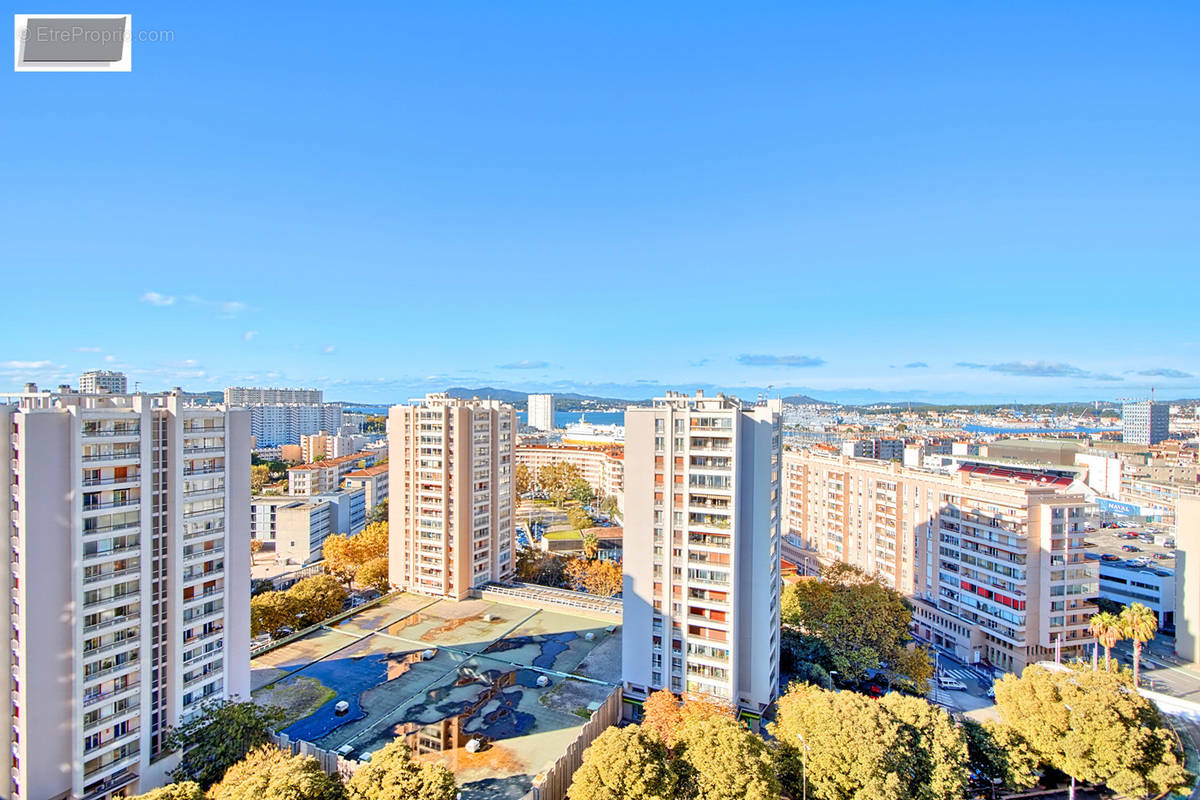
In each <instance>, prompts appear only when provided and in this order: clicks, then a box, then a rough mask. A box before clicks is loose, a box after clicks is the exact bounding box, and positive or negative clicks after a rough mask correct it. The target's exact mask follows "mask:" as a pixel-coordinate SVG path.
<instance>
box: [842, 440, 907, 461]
mask: <svg viewBox="0 0 1200 800" xmlns="http://www.w3.org/2000/svg"><path fill="white" fill-rule="evenodd" d="M842 455H847V456H855V457H858V458H877V459H880V460H882V461H891V460H893V459H896V460H902V459H903V458H904V440H903V439H883V438H879V437H874V438H870V439H847V440H846V441H844V442H842Z"/></svg>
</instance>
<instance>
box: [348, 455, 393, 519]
mask: <svg viewBox="0 0 1200 800" xmlns="http://www.w3.org/2000/svg"><path fill="white" fill-rule="evenodd" d="M342 486H343V487H345V488H347V489H362V490H363V492H364V493H365V495H366V505H367V510H368V511H370V510H371V509H372V508H374V507H375V506H377V505H379V504H380V503H382V502H383V501H384V500H387V499H388V466H387V464H380V465H379V466H377V467H367V468H366V469H356V470H354V471H353V472H347V473H346V477H345V478H343V479H342Z"/></svg>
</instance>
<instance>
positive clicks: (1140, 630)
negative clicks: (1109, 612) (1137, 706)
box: [1119, 603, 1158, 686]
mask: <svg viewBox="0 0 1200 800" xmlns="http://www.w3.org/2000/svg"><path fill="white" fill-rule="evenodd" d="M1119 620H1120V623H1121V634H1122V635H1123V636H1124V637H1125V638H1126V639H1132V640H1133V685H1134V686H1137V685H1138V675H1139V674H1140V671H1139V670H1140V667H1141V660H1142V645H1143V644H1144V643H1145V642H1148V641H1150V640H1151V639H1153V638H1154V632H1155V631H1157V630H1158V615H1157V614H1155V613H1154V612H1153V611H1151V610H1150V609H1148V608H1146V607H1145V606H1144V605H1142V604H1141V603H1133V604H1132V605H1128V606H1126V607H1125V608H1123V609H1121V616H1120V618H1119Z"/></svg>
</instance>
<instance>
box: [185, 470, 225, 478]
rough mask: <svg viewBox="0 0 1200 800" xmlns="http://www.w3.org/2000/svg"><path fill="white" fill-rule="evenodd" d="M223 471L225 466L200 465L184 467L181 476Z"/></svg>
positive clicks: (218, 473)
mask: <svg viewBox="0 0 1200 800" xmlns="http://www.w3.org/2000/svg"><path fill="white" fill-rule="evenodd" d="M224 472H225V467H202V468H200V469H191V468H188V467H185V468H184V470H183V477H185V478H190V477H192V476H193V475H221V474H223V473H224Z"/></svg>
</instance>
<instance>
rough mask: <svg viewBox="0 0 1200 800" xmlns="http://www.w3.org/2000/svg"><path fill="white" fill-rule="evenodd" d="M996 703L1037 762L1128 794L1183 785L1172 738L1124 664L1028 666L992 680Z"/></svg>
mask: <svg viewBox="0 0 1200 800" xmlns="http://www.w3.org/2000/svg"><path fill="white" fill-rule="evenodd" d="M996 706H997V708H998V709H999V712H1000V715H1001V719H1002V720H1003V723H1004V724H1005V725H1006V726H1008V727H1010V728H1011V729H1013V730H1014V731H1015V732H1016V733H1017V734H1019V735H1020V736H1021V737H1022V738H1023V739H1024V740H1025V741H1027V742H1028V743H1029V746H1030V749H1031V750H1032V751H1033V752H1034V753H1035V754H1036V755H1037V757H1038V758H1039V759H1040V760H1041V762H1042V763H1043V764H1046V765H1048V766H1051V767H1054V768H1055V769H1058V770H1060V771H1062V772H1063V773H1065V774H1067V775H1071V776H1073V777H1075V778H1076V779H1077V780H1081V781H1085V782H1088V783H1102V784H1104V785H1106V786H1107V787H1108V788H1109V789H1111V790H1113V791H1114V792H1118V793H1120V794H1123V795H1128V796H1130V797H1145V796H1148V795H1158V794H1161V793H1163V792H1166V791H1168V790H1171V789H1176V788H1180V787H1182V786H1184V785H1187V784H1188V783H1189V782H1190V780H1191V776H1190V775H1189V774H1188V772H1187V771H1186V770H1185V769H1184V768H1183V765H1182V761H1181V756H1180V754H1179V753H1178V752H1177V750H1176V740H1175V737H1174V736H1173V735H1172V733H1171V731H1170V730H1169V729H1168V728H1167V727H1166V726H1165V725H1164V724H1163V721H1162V718H1161V717H1160V715H1159V713H1158V709H1157V707H1155V705H1154V704H1153V703H1152V702H1151V701H1150V700H1147V699H1146V698H1145V697H1142V695H1140V694H1139V693H1138V692H1137V691H1136V690H1135V689H1134V687H1133V682H1132V678H1131V675H1130V674H1129V673H1128V672H1126V671H1111V672H1110V671H1108V670H1092V669H1087V668H1085V667H1084V666H1083V665H1081V664H1072V665H1066V666H1064V667H1063V669H1061V670H1058V669H1047V668H1045V667H1041V666H1037V665H1031V666H1028V667H1026V668H1025V671H1024V672H1023V673H1021V676H1020V677H1017V676H1016V675H1007V676H1005V677H1004V678H1003V679H1001V680H1000V681H998V682H997V683H996Z"/></svg>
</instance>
